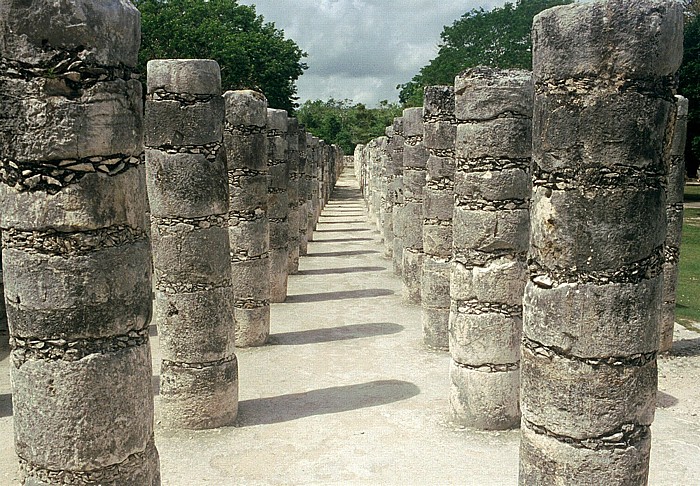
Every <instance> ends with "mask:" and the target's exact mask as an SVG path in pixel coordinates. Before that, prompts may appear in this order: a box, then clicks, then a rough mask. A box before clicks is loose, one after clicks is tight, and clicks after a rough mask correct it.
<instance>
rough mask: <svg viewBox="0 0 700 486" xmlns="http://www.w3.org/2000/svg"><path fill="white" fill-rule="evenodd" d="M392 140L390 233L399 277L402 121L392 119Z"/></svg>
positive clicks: (394, 267) (400, 255)
mask: <svg viewBox="0 0 700 486" xmlns="http://www.w3.org/2000/svg"><path fill="white" fill-rule="evenodd" d="M393 128H394V138H393V139H392V146H391V154H390V155H391V172H392V174H393V181H392V183H391V185H390V189H389V190H390V193H391V205H392V215H391V219H392V222H391V232H392V234H393V246H392V250H391V258H392V265H393V269H394V273H395V274H396V275H401V273H402V271H403V246H404V245H403V238H404V232H405V227H404V215H403V210H404V195H403V146H404V141H405V138H404V119H403V118H402V117H396V118H394V124H393Z"/></svg>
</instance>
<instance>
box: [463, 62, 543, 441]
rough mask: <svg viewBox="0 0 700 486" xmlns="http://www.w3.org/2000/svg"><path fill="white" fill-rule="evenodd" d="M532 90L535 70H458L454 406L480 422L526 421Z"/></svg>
mask: <svg viewBox="0 0 700 486" xmlns="http://www.w3.org/2000/svg"><path fill="white" fill-rule="evenodd" d="M532 96H533V91H532V74H531V73H530V72H528V71H521V70H495V69H492V68H485V67H479V68H474V69H468V70H466V71H464V72H463V73H461V74H460V75H458V76H457V78H456V80H455V117H456V118H457V122H458V125H457V139H456V143H455V155H456V159H455V161H456V171H455V187H454V189H455V199H454V201H455V205H454V213H453V219H452V224H453V238H452V245H453V260H454V261H453V264H452V274H451V278H450V296H451V302H452V304H451V308H450V327H449V334H450V354H451V355H452V361H451V364H450V379H451V380H450V381H451V388H450V408H451V411H452V420H453V421H454V422H455V423H457V424H460V425H465V426H467V427H473V428H477V429H485V430H499V429H507V428H511V427H516V426H517V425H518V423H519V422H520V406H519V404H518V400H519V393H518V387H519V384H520V380H519V374H520V338H521V332H522V300H523V292H524V288H525V283H526V281H527V276H528V271H527V262H526V257H527V249H528V230H529V221H530V218H529V214H528V205H529V200H530V186H531V182H530V160H531V153H532V148H531V145H532V136H531V132H532Z"/></svg>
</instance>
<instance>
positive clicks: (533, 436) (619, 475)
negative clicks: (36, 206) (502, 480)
mask: <svg viewBox="0 0 700 486" xmlns="http://www.w3.org/2000/svg"><path fill="white" fill-rule="evenodd" d="M521 430H522V432H521V438H520V457H521V460H520V479H519V483H518V484H520V485H521V486H529V485H532V484H557V485H560V484H561V485H565V484H576V485H581V486H599V485H601V484H619V485H627V484H629V485H633V484H647V480H648V475H649V452H650V450H651V434H649V433H647V434H646V435H645V436H644V437H642V438H641V439H640V440H638V441H635V442H634V443H633V444H630V445H629V446H627V447H619V448H617V447H616V448H601V449H598V450H596V449H591V448H585V447H579V446H578V444H576V445H573V444H567V443H565V442H562V441H560V440H558V439H556V438H554V437H549V436H546V435H542V434H537V433H535V432H533V431H532V430H531V429H530V428H528V427H526V426H524V427H523V428H522V429H521Z"/></svg>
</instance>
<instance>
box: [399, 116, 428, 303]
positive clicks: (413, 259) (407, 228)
mask: <svg viewBox="0 0 700 486" xmlns="http://www.w3.org/2000/svg"><path fill="white" fill-rule="evenodd" d="M403 129H404V136H405V141H404V148H403V198H404V209H403V219H402V221H403V224H402V228H403V263H402V265H401V266H402V276H403V289H404V299H405V300H406V302H409V303H411V304H418V303H420V301H421V297H420V287H421V273H422V271H423V188H424V187H425V177H426V174H427V170H426V163H427V161H428V156H429V155H430V154H429V153H428V149H427V148H425V145H424V144H423V108H407V109H405V110H404V111H403Z"/></svg>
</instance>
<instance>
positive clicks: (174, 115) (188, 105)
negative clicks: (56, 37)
mask: <svg viewBox="0 0 700 486" xmlns="http://www.w3.org/2000/svg"><path fill="white" fill-rule="evenodd" d="M147 86H148V96H147V98H146V127H145V132H146V182H147V184H148V197H149V201H150V207H151V234H152V236H153V241H152V248H153V268H154V272H155V275H154V276H155V283H156V284H155V289H156V297H155V301H154V304H153V313H154V317H155V321H156V325H157V326H158V336H159V338H160V352H161V357H162V360H161V371H160V398H161V399H160V412H161V413H160V416H161V417H160V419H161V422H162V423H163V425H164V426H166V427H182V428H187V429H210V428H216V427H221V426H223V425H231V424H232V423H233V421H234V420H235V419H236V414H237V412H238V362H237V360H236V354H235V353H234V340H235V324H234V320H233V309H232V305H231V303H232V297H233V291H232V286H231V263H230V260H229V251H230V243H229V236H228V181H227V176H226V150H225V149H224V147H223V130H222V128H223V121H224V101H223V98H222V97H221V75H220V72H219V65H218V64H217V63H216V61H211V60H203V59H187V60H185V59H169V60H154V61H149V62H148V79H147Z"/></svg>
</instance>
